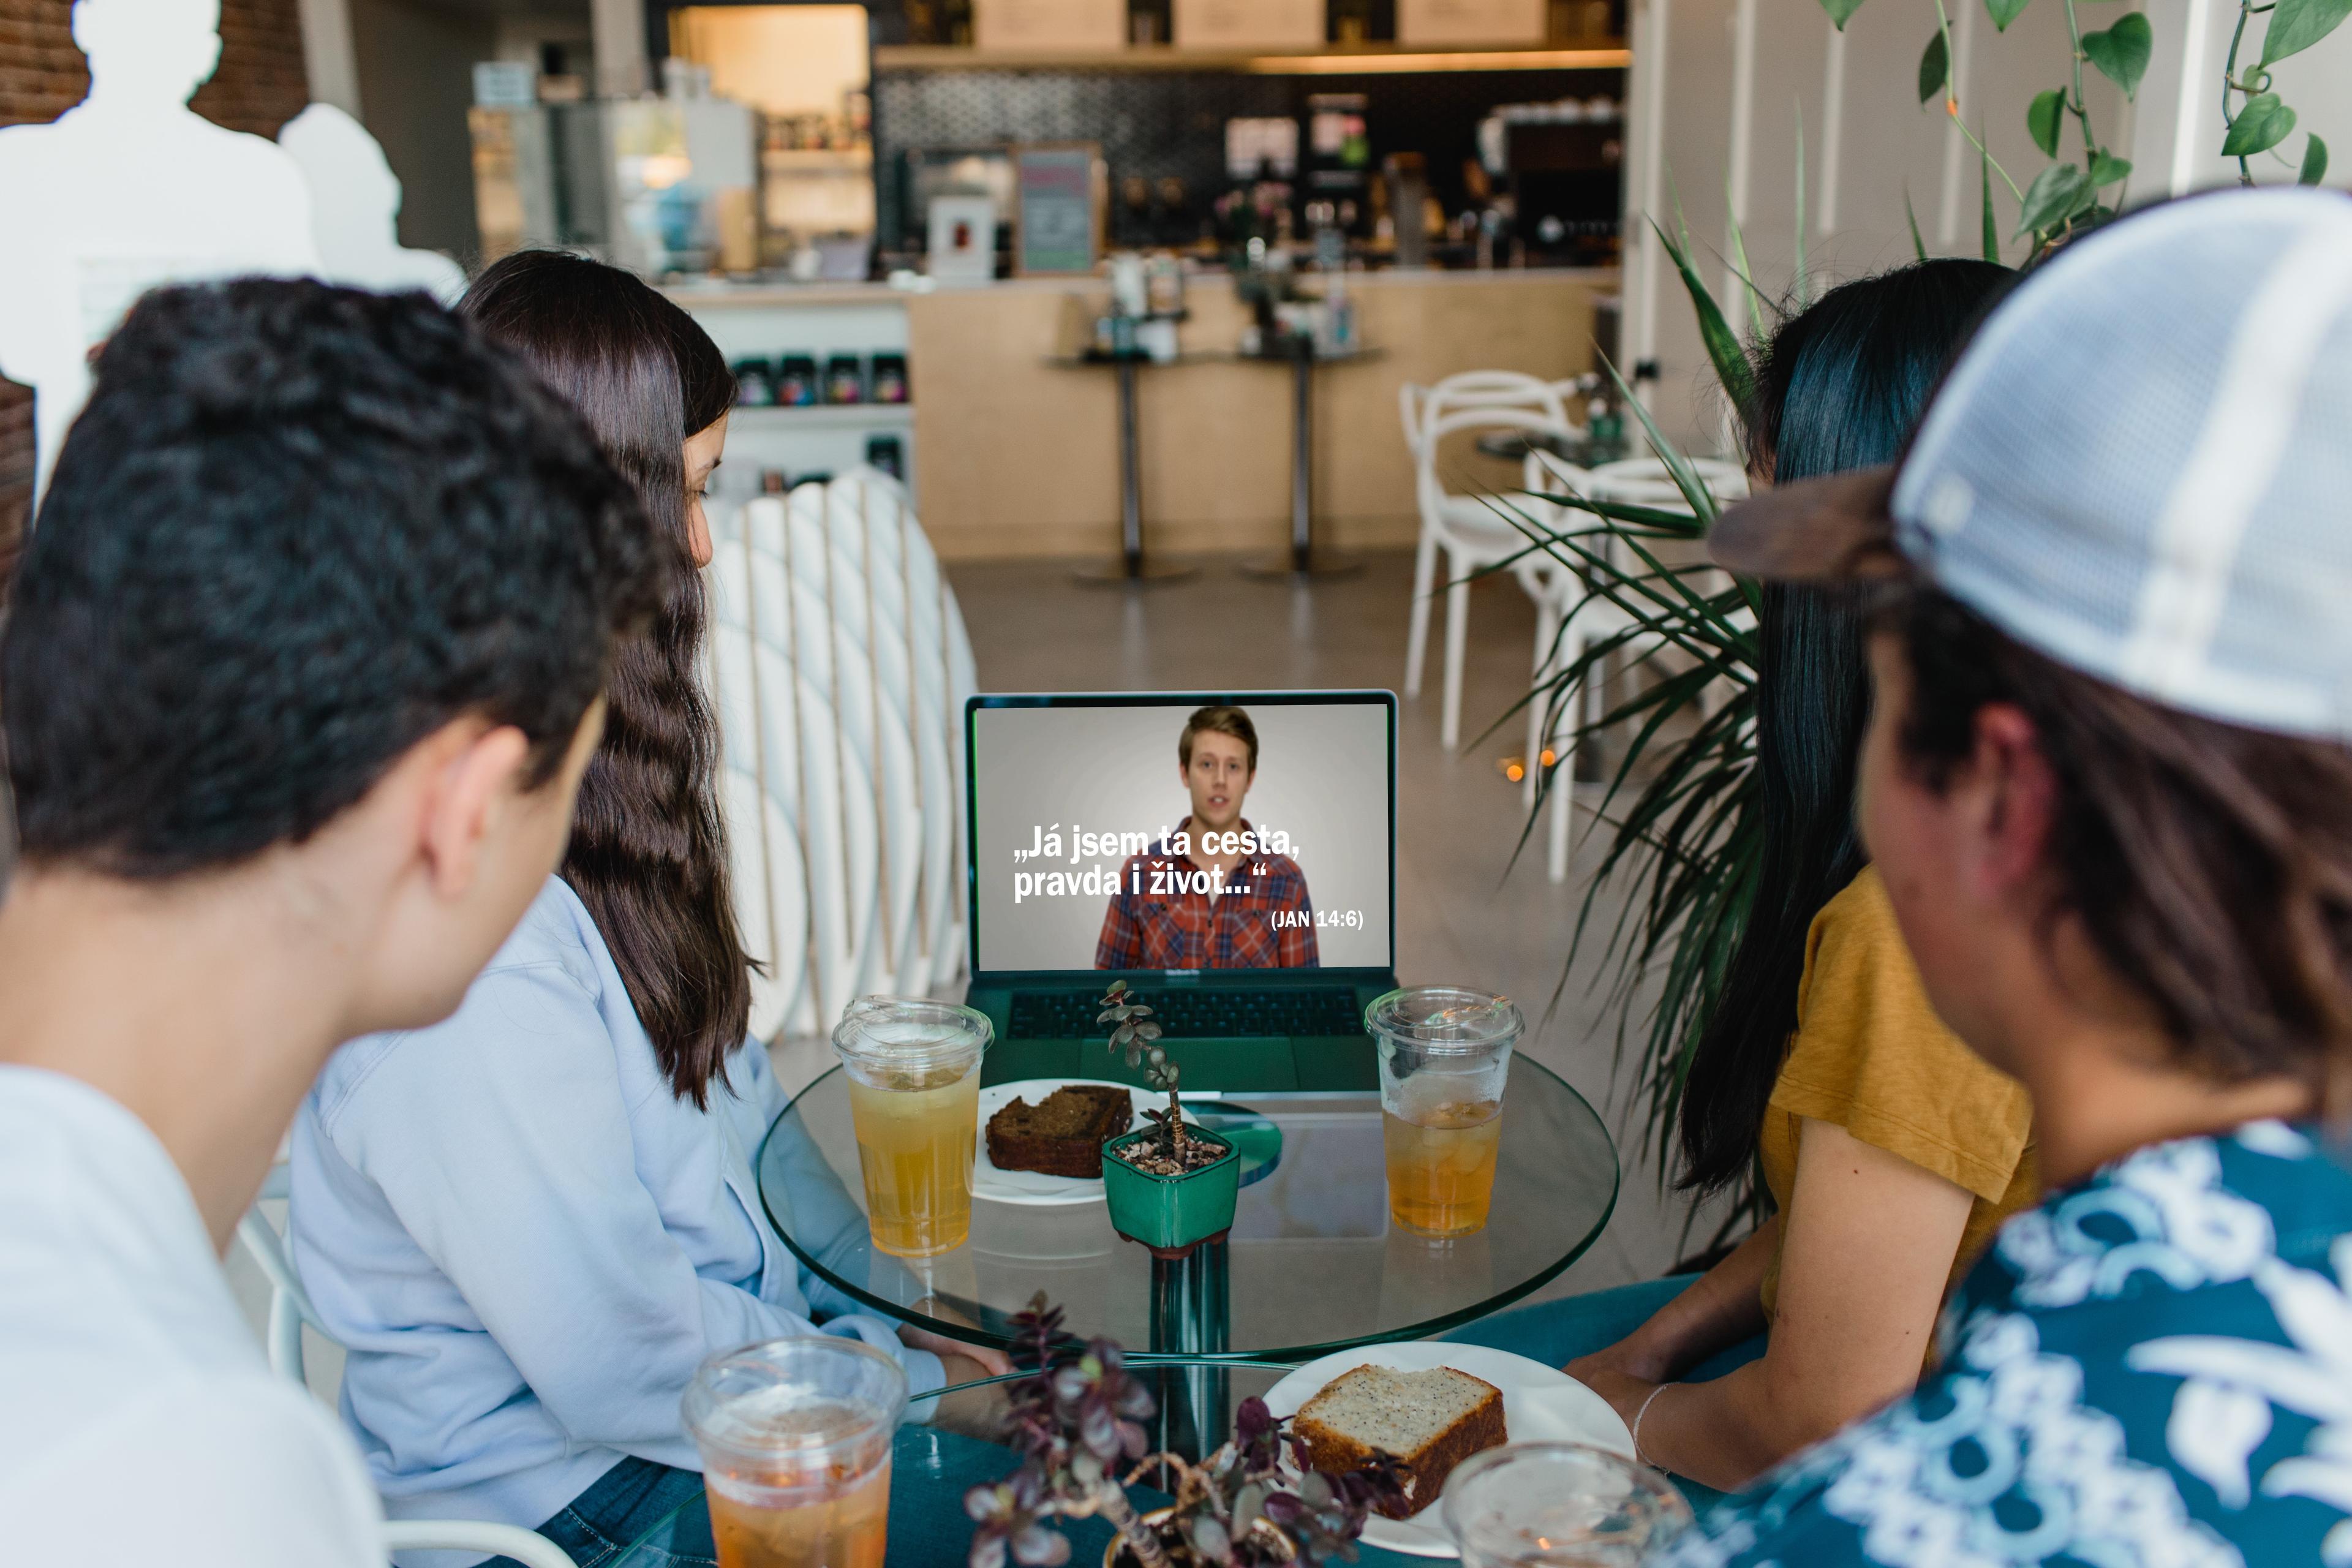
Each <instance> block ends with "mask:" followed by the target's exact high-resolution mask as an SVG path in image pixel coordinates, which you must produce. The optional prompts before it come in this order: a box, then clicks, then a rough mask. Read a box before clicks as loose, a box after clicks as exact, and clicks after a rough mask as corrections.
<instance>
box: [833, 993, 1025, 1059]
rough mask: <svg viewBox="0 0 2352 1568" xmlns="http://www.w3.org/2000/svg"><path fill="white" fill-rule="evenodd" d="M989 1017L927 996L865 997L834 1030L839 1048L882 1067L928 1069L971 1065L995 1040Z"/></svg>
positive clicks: (851, 1056)
mask: <svg viewBox="0 0 2352 1568" xmlns="http://www.w3.org/2000/svg"><path fill="white" fill-rule="evenodd" d="M995 1033H996V1031H995V1029H994V1027H993V1026H992V1025H991V1024H990V1023H989V1021H988V1015H986V1014H985V1013H981V1012H977V1011H975V1010H974V1009H972V1008H970V1007H959V1006H956V1005H953V1004H952V1003H948V1002H934V1001H932V1000H930V999H929V997H925V996H861V997H859V998H858V999H857V1000H856V1001H855V1002H852V1003H851V1004H850V1005H848V1007H847V1008H845V1009H844V1011H843V1012H842V1015H841V1022H840V1023H838V1024H835V1026H833V1048H834V1049H835V1050H836V1051H838V1052H839V1053H840V1054H841V1055H842V1056H844V1057H845V1058H849V1059H850V1060H853V1061H857V1062H861V1063H866V1064H870V1065H873V1066H877V1067H892V1068H933V1067H946V1066H950V1065H951V1064H953V1063H956V1062H960V1061H965V1060H969V1059H970V1058H972V1057H976V1056H978V1055H979V1054H980V1053H981V1052H982V1051H984V1050H986V1049H987V1048H988V1044H989V1041H990V1040H991V1039H992V1038H993V1037H994V1036H995Z"/></svg>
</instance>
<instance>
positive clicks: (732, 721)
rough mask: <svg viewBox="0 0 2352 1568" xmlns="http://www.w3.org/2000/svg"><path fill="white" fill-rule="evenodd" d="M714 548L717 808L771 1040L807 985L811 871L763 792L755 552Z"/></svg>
mask: <svg viewBox="0 0 2352 1568" xmlns="http://www.w3.org/2000/svg"><path fill="white" fill-rule="evenodd" d="M713 521H714V524H715V523H716V521H717V520H716V519H714V520H713ZM713 543H714V549H715V553H714V556H713V559H712V561H711V564H710V569H709V578H708V582H709V592H710V626H709V634H708V637H707V646H706V649H705V652H706V660H705V669H706V679H707V680H708V682H709V691H710V705H711V710H712V711H713V712H714V713H716V714H717V715H718V720H719V756H720V768H719V811H720V813H721V814H722V816H724V818H725V820H726V824H727V842H728V855H729V858H730V870H731V872H732V880H733V883H734V887H733V892H734V899H735V919H736V924H737V926H738V928H739V930H740V933H741V935H742V939H743V944H744V950H745V952H747V953H748V954H749V955H750V956H751V958H753V959H755V960H757V961H758V963H759V967H758V968H756V969H754V970H753V971H752V973H751V1033H752V1035H753V1036H755V1037H757V1038H759V1039H761V1040H773V1039H774V1038H775V1037H777V1036H778V1035H779V1034H780V1033H782V1031H783V1029H784V1027H785V1026H786V1024H787V1023H788V1022H789V1021H790V1019H791V1018H792V1016H793V1013H794V1011H795V1009H796V1008H798V1007H799V1005H800V1004H801V1001H802V995H803V990H804V989H805V987H806V984H807V977H808V973H809V968H810V965H809V946H808V941H809V930H808V921H809V898H808V871H807V867H806V865H805V863H804V860H803V857H802V854H801V850H800V838H799V835H798V833H797V832H796V830H795V829H794V827H793V821H792V817H791V816H790V815H789V814H788V813H787V812H786V811H785V810H784V808H783V805H782V794H781V792H777V793H772V792H770V791H769V790H768V789H767V787H766V785H765V784H764V783H763V779H764V773H765V760H764V757H763V754H762V750H761V742H760V704H759V690H758V685H757V682H756V681H755V680H754V679H753V677H752V663H753V657H752V637H751V555H750V551H749V547H748V545H747V543H746V542H745V540H744V537H743V532H742V530H741V528H740V526H737V527H735V528H732V529H729V530H720V529H719V528H717V527H715V526H714V529H713Z"/></svg>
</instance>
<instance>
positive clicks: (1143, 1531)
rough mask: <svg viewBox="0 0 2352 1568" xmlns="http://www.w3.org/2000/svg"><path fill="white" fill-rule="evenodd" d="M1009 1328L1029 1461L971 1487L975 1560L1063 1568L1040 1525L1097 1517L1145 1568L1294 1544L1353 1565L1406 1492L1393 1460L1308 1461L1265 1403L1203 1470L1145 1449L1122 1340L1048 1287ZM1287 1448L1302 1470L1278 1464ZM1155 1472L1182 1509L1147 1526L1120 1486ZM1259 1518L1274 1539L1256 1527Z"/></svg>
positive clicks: (1016, 1402)
mask: <svg viewBox="0 0 2352 1568" xmlns="http://www.w3.org/2000/svg"><path fill="white" fill-rule="evenodd" d="M1013 1325H1014V1328H1015V1330H1016V1331H1017V1333H1018V1338H1017V1339H1016V1341H1015V1342H1014V1344H1013V1362H1014V1363H1015V1364H1016V1365H1018V1366H1020V1367H1021V1368H1022V1369H1023V1370H1024V1371H1025V1372H1027V1373H1028V1374H1029V1375H1028V1376H1026V1377H1024V1378H1022V1379H1021V1380H1020V1381H1018V1382H1016V1383H1013V1384H1008V1385H1007V1393H1008V1395H1009V1398H1010V1403H1011V1407H1012V1408H1011V1416H1010V1421H1009V1434H1010V1441H1011V1443H1012V1445H1013V1448H1014V1449H1015V1450H1017V1451H1018V1452H1019V1453H1020V1455H1021V1460H1022V1462H1021V1468H1019V1469H1017V1470H1015V1471H1013V1474H1012V1475H1011V1476H1010V1477H1008V1478H1006V1479H1004V1480H1003V1481H1000V1482H998V1483H997V1484H995V1485H993V1486H981V1487H974V1488H972V1489H971V1490H970V1491H969V1492H967V1493H965V1494H964V1511H965V1512H966V1513H968V1514H970V1515H971V1519H972V1521H973V1523H974V1525H975V1527H976V1528H975V1529H974V1530H973V1531H972V1538H971V1559H970V1563H971V1568H1005V1560H1006V1559H1007V1557H1008V1556H1009V1557H1010V1558H1011V1559H1012V1560H1013V1562H1015V1563H1021V1564H1023V1565H1024V1568H1055V1565H1057V1564H1059V1563H1063V1562H1065V1561H1066V1559H1067V1558H1068V1556H1069V1553H1070V1543H1069V1542H1068V1540H1067V1539H1066V1538H1065V1537H1064V1536H1063V1535H1062V1534H1061V1533H1060V1532H1059V1531H1055V1530H1053V1529H1050V1528H1048V1527H1047V1524H1046V1521H1048V1520H1050V1519H1054V1518H1057V1517H1058V1518H1063V1519H1083V1518H1087V1517H1090V1516H1092V1515H1094V1514H1097V1513H1098V1514H1100V1515H1102V1517H1103V1518H1104V1519H1106V1520H1108V1521H1109V1522H1110V1524H1111V1527H1112V1528H1113V1529H1115V1530H1117V1531H1118V1536H1119V1542H1120V1543H1121V1545H1122V1546H1124V1547H1125V1549H1126V1551H1127V1553H1128V1554H1129V1556H1131V1557H1132V1558H1134V1560H1135V1561H1136V1563H1138V1564H1139V1565H1140V1568H1184V1565H1186V1564H1190V1565H1191V1568H1208V1565H1209V1564H1215V1565H1217V1568H1273V1565H1274V1564H1276V1563H1284V1562H1287V1561H1290V1560H1291V1557H1292V1554H1293V1552H1295V1553H1296V1556H1297V1560H1298V1561H1300V1562H1303V1563H1313V1564H1320V1563H1329V1562H1332V1561H1335V1560H1336V1561H1338V1562H1341V1563H1353V1562H1354V1561H1355V1560H1356V1539H1357V1537H1358V1536H1359V1535H1360V1534H1361V1533H1362V1532H1363V1528H1364V1520H1365V1517H1366V1515H1368V1514H1369V1513H1370V1512H1371V1510H1372V1509H1373V1508H1374V1507H1375V1506H1376V1505H1377V1504H1379V1503H1381V1502H1382V1501H1384V1500H1391V1499H1401V1498H1402V1496H1403V1490H1404V1489H1403V1485H1402V1478H1401V1477H1400V1475H1399V1473H1398V1470H1397V1467H1396V1464H1395V1461H1393V1460H1391V1459H1390V1458H1388V1457H1387V1456H1386V1455H1382V1456H1381V1457H1380V1458H1379V1459H1377V1460H1376V1461H1375V1462H1374V1464H1373V1465H1371V1466H1370V1467H1368V1468H1365V1469H1362V1470H1360V1471H1357V1472H1355V1473H1354V1474H1352V1475H1346V1476H1332V1475H1326V1474H1323V1473H1321V1472H1319V1471H1315V1470H1310V1469H1308V1468H1307V1463H1306V1461H1307V1446H1306V1444H1305V1443H1304V1442H1303V1441H1302V1440H1301V1439H1299V1438H1298V1437H1297V1436H1295V1435H1293V1434H1291V1433H1289V1432H1287V1431H1286V1430H1285V1429H1284V1425H1283V1423H1282V1422H1280V1421H1278V1420H1276V1419H1275V1417H1274V1415H1272V1414H1271V1413H1270V1412H1269V1411H1268V1410H1267V1409H1266V1407H1265V1401H1264V1400H1262V1399H1245V1400H1244V1401H1243V1402H1242V1404H1241V1406H1240V1408H1239V1409H1238V1410H1237V1411H1236V1412H1235V1415H1234V1436H1233V1438H1232V1440H1231V1441H1229V1442H1227V1443H1225V1444H1224V1445H1223V1446H1222V1447H1219V1448H1218V1449H1217V1451H1216V1452H1215V1453H1213V1454H1211V1455H1210V1456H1209V1457H1208V1458H1206V1459H1203V1460H1202V1461H1201V1462H1200V1463H1198V1464H1195V1463H1193V1462H1192V1461H1191V1460H1188V1459H1186V1458H1182V1457H1181V1456H1180V1455H1176V1454H1170V1453H1160V1454H1151V1455H1148V1456H1147V1455H1146V1453H1145V1449H1146V1448H1147V1447H1148V1446H1149V1444H1148V1440H1147V1439H1146V1437H1145V1436H1144V1431H1143V1427H1142V1426H1141V1425H1140V1423H1142V1422H1143V1421H1145V1420H1147V1419H1149V1418H1150V1415H1151V1414H1152V1408H1153V1407H1152V1402H1151V1395H1150V1393H1149V1392H1147V1391H1146V1390H1145V1389H1144V1387H1143V1385H1142V1384H1140V1383H1139V1382H1138V1381H1137V1380H1136V1379H1135V1377H1134V1376H1133V1375H1132V1374H1130V1373H1129V1372H1128V1371H1127V1368H1126V1358H1125V1357H1124V1355H1123V1354H1122V1353H1121V1352H1120V1351H1119V1348H1118V1345H1116V1344H1114V1343H1112V1342H1110V1341H1108V1340H1095V1341H1092V1342H1080V1341H1079V1340H1078V1339H1077V1338H1076V1336H1074V1335H1071V1334H1069V1333H1067V1332H1066V1331H1064V1330H1063V1328H1062V1313H1061V1310H1060V1309H1059V1308H1049V1307H1048V1306H1047V1305H1046V1304H1045V1297H1044V1295H1043V1294H1040V1295H1039V1296H1037V1297H1036V1298H1035V1299H1034V1300H1032V1301H1031V1302H1030V1304H1029V1310H1027V1311H1025V1312H1023V1313H1021V1314H1020V1315H1019V1316H1017V1317H1015V1318H1014V1319H1013ZM1286 1452H1288V1453H1289V1454H1290V1455H1291V1456H1292V1458H1293V1459H1294V1460H1295V1462H1296V1465H1297V1470H1296V1473H1289V1472H1286V1471H1285V1470H1283V1468H1281V1465H1282V1458H1283V1456H1284V1454H1285V1453H1286ZM1121 1468H1126V1470H1127V1474H1126V1476H1125V1477H1124V1483H1122V1478H1121V1477H1120V1475H1119V1474H1118V1472H1119V1470H1120V1469H1121ZM1155 1470H1156V1471H1158V1472H1159V1475H1160V1479H1162V1480H1163V1481H1165V1480H1167V1479H1173V1480H1174V1482H1175V1486H1174V1496H1175V1506H1174V1510H1173V1511H1172V1513H1171V1516H1170V1517H1169V1518H1168V1520H1167V1521H1165V1522H1163V1523H1161V1524H1160V1525H1158V1526H1157V1527H1154V1526H1152V1525H1147V1524H1146V1523H1144V1521H1143V1519H1142V1516H1141V1515H1139V1513H1137V1512H1136V1510H1135V1506H1134V1504H1133V1503H1131V1502H1130V1501H1129V1500H1128V1497H1127V1493H1126V1490H1125V1487H1126V1486H1128V1485H1132V1484H1134V1483H1135V1482H1136V1481H1137V1480H1139V1479H1141V1478H1142V1477H1143V1476H1144V1475H1146V1474H1147V1473H1149V1472H1151V1471H1155ZM1260 1521H1264V1522H1265V1523H1266V1524H1269V1525H1271V1526H1273V1527H1274V1529H1275V1530H1276V1531H1279V1532H1280V1535H1279V1537H1277V1536H1276V1535H1275V1534H1273V1533H1271V1532H1269V1531H1263V1530H1260V1529H1258V1528H1257V1526H1258V1524H1259V1522H1260ZM1285 1542H1286V1543H1287V1544H1285Z"/></svg>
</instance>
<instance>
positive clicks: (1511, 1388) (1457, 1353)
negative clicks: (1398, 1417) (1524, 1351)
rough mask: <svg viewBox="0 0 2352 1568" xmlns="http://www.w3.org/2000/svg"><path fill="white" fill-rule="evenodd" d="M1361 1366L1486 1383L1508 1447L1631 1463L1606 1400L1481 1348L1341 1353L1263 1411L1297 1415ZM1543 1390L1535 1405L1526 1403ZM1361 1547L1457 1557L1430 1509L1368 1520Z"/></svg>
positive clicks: (1562, 1377)
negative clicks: (1608, 1454)
mask: <svg viewBox="0 0 2352 1568" xmlns="http://www.w3.org/2000/svg"><path fill="white" fill-rule="evenodd" d="M1360 1366H1384V1367H1389V1368H1391V1369H1392V1370H1394V1371H1397V1372H1426V1371H1428V1370H1429V1369H1430V1368H1431V1367H1433V1366H1450V1367H1452V1368H1453V1369H1454V1371H1456V1372H1466V1373H1469V1374H1470V1375H1471V1376H1473V1377H1479V1378H1484V1379H1486V1381H1487V1382H1488V1383H1491V1384H1494V1385H1495V1386H1496V1388H1499V1389H1501V1390H1502V1391H1503V1425H1504V1427H1505V1428H1506V1430H1507V1436H1509V1438H1510V1440H1511V1441H1512V1442H1514V1443H1590V1444H1591V1445H1592V1446H1593V1447H1599V1448H1608V1449H1612V1450H1613V1451H1615V1452H1617V1453H1620V1454H1622V1455H1624V1456H1625V1457H1626V1458H1633V1435H1632V1434H1631V1433H1629V1432H1627V1431H1626V1430H1625V1423H1624V1421H1623V1420H1622V1418H1620V1417H1619V1415H1618V1414H1617V1412H1616V1411H1615V1410H1613V1409H1612V1408H1611V1407H1610V1404H1609V1402H1608V1401H1607V1400H1605V1399H1603V1398H1601V1395H1599V1394H1595V1393H1593V1392H1592V1390H1591V1389H1589V1388H1587V1387H1585V1386H1584V1384H1580V1383H1579V1382H1577V1381H1576V1379H1574V1378H1572V1377H1570V1376H1569V1375H1568V1373H1564V1372H1562V1371H1560V1370H1559V1368H1558V1367H1556V1366H1546V1365H1545V1364H1544V1363H1541V1362H1539V1361H1532V1360H1530V1359H1528V1357H1526V1356H1523V1355H1514V1354H1512V1353H1511V1352H1509V1351H1498V1350H1489V1349H1487V1348H1486V1346H1485V1345H1449V1344H1443V1343H1440V1342H1436V1341H1433V1340H1412V1341H1407V1342H1402V1343H1398V1344H1387V1345H1367V1346H1365V1347H1364V1348H1363V1349H1361V1350H1353V1351H1340V1352H1338V1353H1337V1354H1334V1355H1327V1356H1325V1357H1324V1358H1323V1359H1322V1360H1320V1361H1311V1362H1308V1363H1307V1364H1306V1365H1305V1366H1302V1367H1300V1368H1299V1369H1298V1370H1297V1372H1294V1373H1291V1374H1290V1375H1289V1376H1287V1377H1286V1378H1284V1379H1283V1380H1282V1381H1281V1382H1280V1383H1277V1384H1275V1385H1274V1386H1273V1387H1272V1388H1270V1389H1268V1390H1266V1393H1265V1405H1266V1408H1267V1409H1268V1410H1270V1411H1272V1412H1273V1413H1274V1414H1275V1415H1277V1416H1291V1415H1297V1414H1298V1407H1299V1406H1300V1405H1304V1404H1306V1403H1307V1401H1308V1400H1310V1399H1312V1398H1314V1397H1315V1396H1316V1395H1317V1394H1320V1393H1321V1392H1323V1386H1324V1384H1328V1383H1329V1382H1330V1381H1331V1380H1332V1379H1333V1378H1335V1377H1338V1376H1339V1374H1340V1373H1344V1372H1353V1371H1354V1370H1355V1369H1356V1368H1358V1367H1360ZM1531 1389H1542V1390H1544V1391H1545V1396H1544V1400H1543V1403H1542V1404H1541V1405H1537V1404H1535V1403H1534V1402H1533V1401H1532V1400H1530V1399H1529V1397H1528V1391H1529V1390H1531ZM1364 1543H1365V1544H1366V1545H1368V1546H1378V1547H1381V1548H1383V1549H1385V1550H1387V1551H1390V1552H1405V1553H1407V1554H1409V1555H1411V1556H1414V1557H1458V1556H1460V1555H1461V1553H1459V1552H1455V1551H1454V1542H1452V1541H1450V1540H1448V1539H1447V1538H1446V1534H1445V1529H1444V1526H1443V1525H1441V1524H1440V1523H1439V1522H1438V1514H1437V1505H1436V1504H1434V1503H1433V1504H1431V1505H1430V1506H1429V1507H1427V1508H1425V1509H1423V1510H1421V1511H1420V1512H1419V1513H1417V1514H1415V1515H1414V1516H1413V1517H1412V1518H1411V1519H1384V1518H1382V1517H1381V1515H1379V1514H1374V1515H1373V1516H1372V1517H1371V1518H1370V1519H1369V1520H1367V1521H1365V1522H1364Z"/></svg>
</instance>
